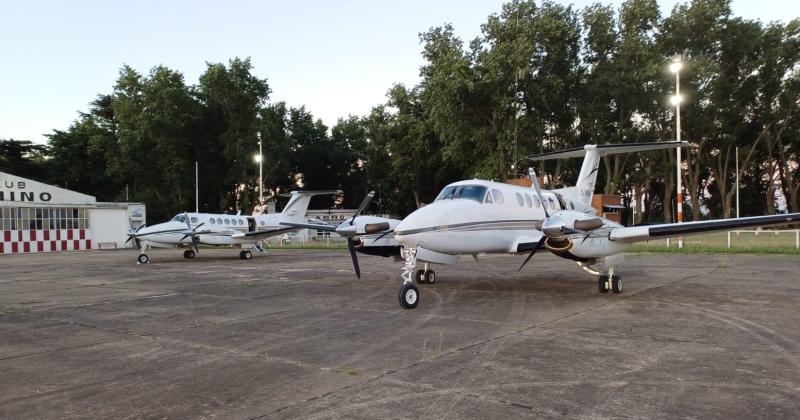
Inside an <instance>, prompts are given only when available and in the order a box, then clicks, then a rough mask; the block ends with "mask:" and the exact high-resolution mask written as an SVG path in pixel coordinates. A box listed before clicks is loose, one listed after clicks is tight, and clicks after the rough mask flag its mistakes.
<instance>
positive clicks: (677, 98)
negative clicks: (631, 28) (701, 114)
mask: <svg viewBox="0 0 800 420" xmlns="http://www.w3.org/2000/svg"><path fill="white" fill-rule="evenodd" d="M682 67H683V60H682V59H681V55H680V54H675V55H674V56H673V57H672V63H670V65H669V70H670V71H671V72H673V73H675V95H674V96H673V97H672V98H670V102H672V105H674V106H675V140H677V141H678V142H679V143H680V141H681V101H682V100H683V98H682V97H681V76H680V73H681V68H682ZM676 150H677V154H678V159H677V162H675V166H676V167H677V171H676V173H677V175H678V176H677V178H676V183H675V186H676V187H675V191H676V195H677V208H678V211H677V213H678V217H677V219H678V223H683V190H682V189H681V146H680V145H678V147H677V148H676ZM678 248H683V237H680V238H678Z"/></svg>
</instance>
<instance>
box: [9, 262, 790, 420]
mask: <svg viewBox="0 0 800 420" xmlns="http://www.w3.org/2000/svg"><path fill="white" fill-rule="evenodd" d="M134 258H135V252H129V251H107V252H94V253H72V254H53V255H28V256H3V257H0V372H2V374H0V418H15V419H18V418H56V417H66V418H139V417H156V418H161V417H163V418H180V419H183V418H215V417H216V418H240V419H244V418H298V417H302V418H341V417H348V418H349V417H363V418H418V417H422V418H463V417H471V418H509V417H531V416H535V417H562V416H567V417H583V418H587V417H592V418H595V417H662V418H674V417H684V418H685V417H694V418H702V419H705V418H798V417H800V404H798V401H800V328H798V325H800V311H798V308H800V274H798V271H800V259H798V257H797V256H679V255H638V256H637V255H635V256H630V257H629V258H628V262H627V264H626V265H625V266H623V267H622V268H621V269H620V274H621V275H622V276H623V278H624V279H625V280H626V281H625V292H624V293H623V294H622V295H612V294H607V295H600V294H598V293H597V287H596V285H595V281H594V279H593V278H592V277H591V276H589V275H588V274H586V273H584V272H582V271H579V270H578V269H577V268H576V267H575V266H574V264H572V263H570V262H568V261H564V260H559V259H556V258H555V257H553V256H551V255H546V254H545V253H542V254H537V255H536V256H535V257H534V259H533V261H532V262H531V263H530V264H529V265H528V266H527V267H526V268H525V270H524V271H523V272H522V273H517V272H516V268H517V267H518V265H519V264H520V263H521V261H522V259H523V257H510V256H503V257H493V258H488V259H486V260H483V261H481V262H480V263H476V262H473V261H472V260H471V259H470V260H469V261H467V262H465V263H464V264H462V265H459V266H456V267H452V266H450V267H439V268H438V270H437V274H438V276H437V277H438V279H437V280H438V282H437V284H435V285H432V286H425V287H423V288H422V289H423V291H422V302H421V303H420V306H419V307H418V308H417V309H415V310H412V311H407V310H402V309H401V308H400V307H399V305H398V302H397V289H398V287H399V284H400V281H399V271H400V264H397V263H394V264H393V263H392V262H391V261H390V260H388V259H381V258H379V257H368V256H364V257H362V258H361V265H362V271H363V272H364V273H363V276H362V279H361V280H356V279H355V277H354V276H353V275H352V274H351V267H350V262H349V259H348V257H347V255H346V251H276V252H273V253H272V254H271V255H269V256H267V257H256V258H254V259H253V260H252V261H241V260H239V259H238V258H237V256H236V252H235V251H230V250H214V251H204V252H203V253H202V255H201V256H200V258H198V259H197V260H195V261H185V260H184V259H183V258H182V257H181V256H180V253H179V252H177V251H174V250H168V251H155V252H152V253H151V261H152V263H151V264H150V265H147V266H137V265H136V264H134V263H132V262H133V260H134Z"/></svg>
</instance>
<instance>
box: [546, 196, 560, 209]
mask: <svg viewBox="0 0 800 420" xmlns="http://www.w3.org/2000/svg"><path fill="white" fill-rule="evenodd" d="M547 201H549V202H550V208H551V209H556V208H558V207H557V206H556V200H553V197H547Z"/></svg>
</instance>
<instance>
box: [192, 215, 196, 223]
mask: <svg viewBox="0 0 800 420" xmlns="http://www.w3.org/2000/svg"><path fill="white" fill-rule="evenodd" d="M192 223H193V224H197V218H196V217H194V216H192Z"/></svg>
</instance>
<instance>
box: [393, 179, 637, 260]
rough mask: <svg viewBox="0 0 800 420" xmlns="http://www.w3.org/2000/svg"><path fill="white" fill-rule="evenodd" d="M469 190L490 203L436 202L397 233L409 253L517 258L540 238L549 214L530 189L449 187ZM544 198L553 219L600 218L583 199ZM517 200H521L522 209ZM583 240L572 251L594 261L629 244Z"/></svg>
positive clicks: (475, 182)
mask: <svg viewBox="0 0 800 420" xmlns="http://www.w3.org/2000/svg"><path fill="white" fill-rule="evenodd" d="M466 185H474V186H483V187H486V189H487V191H488V192H489V194H491V197H489V199H488V200H487V197H486V195H484V197H483V199H482V200H481V201H480V202H478V201H476V200H473V199H470V198H452V199H437V200H436V201H434V202H433V203H431V204H428V205H426V206H424V207H422V208H419V209H417V210H416V211H414V212H413V213H411V214H410V215H408V216H407V217H406V218H405V219H403V221H402V222H401V223H400V224H399V225H398V226H397V227H396V228H395V239H396V240H397V241H398V242H400V243H401V244H402V245H403V246H404V247H406V248H415V247H422V248H425V249H428V250H431V251H435V252H440V253H444V254H456V255H457V254H476V253H515V252H517V245H518V244H520V243H531V242H537V241H539V239H541V237H542V232H541V231H540V230H538V229H536V227H535V225H536V224H537V223H540V222H541V221H542V220H544V219H545V218H546V215H545V211H544V208H543V206H542V204H541V203H540V202H539V200H538V198H537V196H536V193H535V192H534V191H533V190H532V189H529V188H525V187H520V186H516V185H510V184H504V183H498V182H492V181H484V180H469V181H459V182H456V183H453V184H450V185H448V187H451V186H455V187H458V186H466ZM445 188H447V187H445ZM497 192H499V193H500V195H501V196H502V198H501V199H500V200H498V199H497V197H496V195H497V194H496V193H497ZM542 195H543V197H544V200H545V201H546V202H547V203H546V205H547V211H548V212H549V214H550V215H553V214H555V213H557V212H564V213H579V214H580V215H585V216H591V217H596V216H594V210H593V209H591V207H589V206H588V205H587V204H585V201H584V200H578V199H577V198H572V197H568V196H566V195H563V196H561V199H560V200H559V196H558V195H557V194H556V193H554V192H552V191H543V192H542ZM518 196H519V197H520V198H521V199H522V202H521V204H520V201H519V199H518ZM565 207H566V208H565ZM605 222H606V225H605V226H604V228H605V227H608V228H611V227H612V226H615V227H616V226H619V225H618V224H616V223H614V222H611V221H607V220H606V221H605ZM603 230H605V229H601V232H602V231H603ZM582 239H583V237H576V238H574V246H573V247H572V249H570V251H569V252H570V253H571V254H572V256H575V257H579V258H586V259H594V258H600V257H604V256H608V255H613V254H616V253H619V252H623V251H624V250H625V249H626V248H627V245H625V244H619V243H614V242H611V241H609V240H608V238H607V237H606V238H589V239H587V240H586V241H582ZM557 255H558V254H557ZM562 256H564V255H562Z"/></svg>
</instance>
